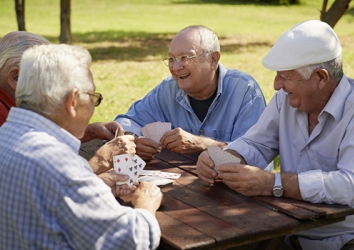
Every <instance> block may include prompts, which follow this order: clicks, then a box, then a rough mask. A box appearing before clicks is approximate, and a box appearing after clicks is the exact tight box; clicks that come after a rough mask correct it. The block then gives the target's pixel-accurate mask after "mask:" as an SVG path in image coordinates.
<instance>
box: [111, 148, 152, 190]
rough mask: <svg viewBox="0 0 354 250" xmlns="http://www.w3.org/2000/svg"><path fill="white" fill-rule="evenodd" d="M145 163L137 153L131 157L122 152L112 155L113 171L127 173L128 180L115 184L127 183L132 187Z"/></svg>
mask: <svg viewBox="0 0 354 250" xmlns="http://www.w3.org/2000/svg"><path fill="white" fill-rule="evenodd" d="M145 165H146V163H145V161H144V160H143V159H141V158H140V157H139V156H138V155H134V157H131V156H130V154H122V155H115V156H113V166H114V171H115V172H116V173H118V174H122V175H128V176H129V180H128V181H126V182H117V183H116V184H117V185H120V184H125V183H126V184H127V185H128V186H129V187H132V186H133V184H134V182H135V181H136V180H137V179H138V177H139V175H140V172H141V171H142V170H143V169H144V167H145Z"/></svg>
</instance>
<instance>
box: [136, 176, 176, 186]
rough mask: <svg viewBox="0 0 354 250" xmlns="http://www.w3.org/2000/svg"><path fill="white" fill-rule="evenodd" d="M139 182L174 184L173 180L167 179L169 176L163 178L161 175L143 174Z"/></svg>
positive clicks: (161, 184)
mask: <svg viewBox="0 0 354 250" xmlns="http://www.w3.org/2000/svg"><path fill="white" fill-rule="evenodd" d="M138 181H139V182H142V181H146V182H152V183H155V184H156V186H159V187H161V186H166V185H168V184H172V183H173V180H171V179H167V178H162V177H159V176H142V177H139V178H138Z"/></svg>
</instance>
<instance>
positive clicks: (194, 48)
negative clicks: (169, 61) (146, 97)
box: [168, 32, 215, 97]
mask: <svg viewBox="0 0 354 250" xmlns="http://www.w3.org/2000/svg"><path fill="white" fill-rule="evenodd" d="M199 41H200V38H199V36H198V35H196V33H194V32H183V33H179V34H177V35H176V36H175V37H174V38H173V40H172V42H171V45H170V50H169V55H168V56H169V57H171V58H176V57H177V58H179V57H181V56H195V55H199V56H197V57H195V58H193V59H191V60H189V63H188V65H185V66H182V65H180V64H179V63H177V62H176V61H175V62H174V63H173V65H172V66H171V67H169V70H170V72H171V75H172V77H173V78H174V80H175V81H176V82H177V84H178V86H179V87H180V88H181V89H182V90H184V91H185V92H186V93H187V94H188V95H190V96H192V97H194V96H197V95H198V94H199V93H200V92H202V91H203V90H204V89H205V88H206V86H207V85H208V84H210V83H211V81H212V79H213V77H214V74H215V69H213V68H212V64H211V58H210V56H209V54H204V53H206V52H208V51H205V50H203V49H202V48H201V47H200V44H199ZM200 54H202V55H200Z"/></svg>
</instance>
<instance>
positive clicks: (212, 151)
mask: <svg viewBox="0 0 354 250" xmlns="http://www.w3.org/2000/svg"><path fill="white" fill-rule="evenodd" d="M208 154H209V157H210V158H211V159H212V160H213V162H214V169H215V171H216V172H218V166H220V165H223V164H229V163H240V162H241V159H240V158H238V157H237V156H234V155H232V154H230V153H228V152H226V151H224V150H222V149H221V148H220V147H208ZM218 173H219V172H218Z"/></svg>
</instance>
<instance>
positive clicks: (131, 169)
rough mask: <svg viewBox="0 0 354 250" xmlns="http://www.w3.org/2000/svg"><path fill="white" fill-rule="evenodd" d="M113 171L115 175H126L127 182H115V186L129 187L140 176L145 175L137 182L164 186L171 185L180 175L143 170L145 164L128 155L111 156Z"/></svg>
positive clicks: (139, 159)
mask: <svg viewBox="0 0 354 250" xmlns="http://www.w3.org/2000/svg"><path fill="white" fill-rule="evenodd" d="M113 165H114V171H115V172H116V173H117V174H122V175H128V176H129V180H128V181H126V182H117V183H116V184H117V185H121V184H127V185H128V186H129V187H132V186H133V185H134V182H135V181H136V180H137V179H138V177H139V176H140V175H145V176H144V177H140V178H139V179H138V181H139V182H141V181H147V182H153V183H155V184H156V185H158V186H160V185H166V184H170V183H173V180H176V179H178V178H179V177H180V176H181V174H177V173H169V172H161V171H158V170H143V169H144V167H145V165H146V163H145V161H144V160H142V159H141V158H140V157H139V156H138V155H134V157H131V155H130V154H122V155H116V156H113Z"/></svg>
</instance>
